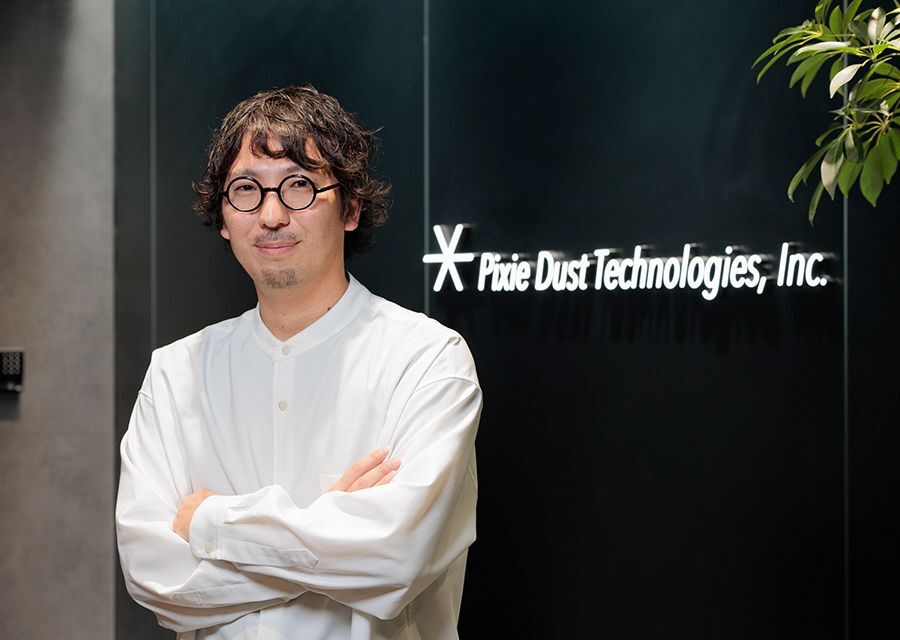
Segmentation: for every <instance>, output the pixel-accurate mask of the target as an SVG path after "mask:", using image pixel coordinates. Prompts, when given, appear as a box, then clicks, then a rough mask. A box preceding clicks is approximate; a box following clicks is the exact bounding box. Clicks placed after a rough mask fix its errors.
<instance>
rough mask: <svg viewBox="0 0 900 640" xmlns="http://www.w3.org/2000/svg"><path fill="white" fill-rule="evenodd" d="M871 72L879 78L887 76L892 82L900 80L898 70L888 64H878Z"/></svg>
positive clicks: (899, 70)
mask: <svg viewBox="0 0 900 640" xmlns="http://www.w3.org/2000/svg"><path fill="white" fill-rule="evenodd" d="M872 72H873V73H876V74H878V75H880V76H887V77H888V78H893V79H894V80H900V69H898V68H897V67H895V66H894V65H892V64H891V63H890V62H879V63H878V64H876V65H875V66H874V67H873V68H872Z"/></svg>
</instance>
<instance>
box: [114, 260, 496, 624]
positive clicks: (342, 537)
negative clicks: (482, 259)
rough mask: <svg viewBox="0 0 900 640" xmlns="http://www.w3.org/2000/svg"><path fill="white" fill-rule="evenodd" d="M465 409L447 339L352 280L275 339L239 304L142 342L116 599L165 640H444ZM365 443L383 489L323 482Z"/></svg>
mask: <svg viewBox="0 0 900 640" xmlns="http://www.w3.org/2000/svg"><path fill="white" fill-rule="evenodd" d="M480 413H481V390H480V388H479V386H478V379H477V377H476V374H475V366H474V364H473V362H472V356H471V354H470V353H469V350H468V348H467V346H466V344H465V342H464V341H463V339H462V338H461V337H460V336H459V335H458V334H457V333H455V332H453V331H451V330H449V329H447V328H445V327H443V326H441V325H440V324H438V323H437V322H435V321H434V320H430V319H428V318H426V317H425V316H423V315H422V314H418V313H413V312H411V311H408V310H406V309H403V308H401V307H398V306H397V305H395V304H393V303H391V302H388V301H386V300H384V299H382V298H379V297H377V296H374V295H372V294H371V293H369V291H368V290H366V288H365V287H363V286H362V285H361V284H359V283H358V282H357V281H356V280H355V279H353V278H352V277H351V278H350V285H349V287H348V289H347V291H346V292H345V293H344V295H343V296H342V297H341V299H340V300H339V301H338V303H337V304H336V305H335V306H334V307H333V308H332V309H331V310H330V311H329V312H328V313H326V314H325V315H324V316H323V317H322V318H320V319H319V320H318V321H316V322H315V323H314V324H312V325H311V326H309V327H308V328H307V329H304V330H303V331H301V332H300V333H298V334H297V335H295V336H293V337H292V338H290V339H289V340H287V341H286V342H281V341H279V340H278V339H277V338H275V337H274V336H273V335H272V334H271V333H270V332H269V330H268V329H267V328H266V326H265V325H264V324H263V322H262V320H261V319H260V316H259V308H258V307H257V308H256V309H252V310H250V311H247V312H246V313H244V314H243V315H241V316H239V317H237V318H233V319H230V320H226V321H224V322H220V323H218V324H215V325H212V326H209V327H206V328H205V329H203V330H202V331H200V332H198V333H195V334H193V335H191V336H188V337H186V338H183V339H181V340H178V341H177V342H174V343H172V344H170V345H168V346H166V347H163V348H161V349H157V350H156V351H154V353H153V357H152V360H151V363H150V368H149V370H148V372H147V376H146V378H145V379H144V383H143V385H142V387H141V390H140V393H139V394H138V398H137V402H136V403H135V407H134V411H133V413H132V416H131V422H130V423H129V426H128V431H127V433H126V434H125V437H124V438H123V440H122V445H121V452H122V475H121V480H120V483H119V494H118V501H117V504H116V526H117V533H118V545H119V554H120V557H121V561H122V569H123V572H124V575H125V582H126V585H127V587H128V591H129V593H130V594H131V596H132V597H133V598H134V599H135V600H136V601H137V602H139V603H140V604H142V605H143V606H145V607H147V608H149V609H151V610H152V611H153V612H154V613H155V614H156V616H157V619H158V621H159V624H160V625H162V626H164V627H166V628H168V629H172V630H174V631H177V632H178V639H179V640H187V639H191V640H200V639H201V638H205V639H214V640H226V639H227V640H237V639H241V640H248V639H251V638H252V639H254V640H276V639H277V640H287V639H289V640H294V639H296V640H326V639H327V640H338V639H340V640H363V639H376V638H377V639H385V640H387V639H391V640H397V639H405V638H409V639H413V638H415V639H417V640H419V639H424V640H443V639H445V638H451V639H452V638H457V632H456V623H457V619H458V617H459V606H460V600H461V597H462V587H463V578H464V574H465V565H466V553H467V548H468V546H469V545H470V544H471V543H472V542H473V541H474V540H475V501H476V494H477V484H478V482H477V475H476V469H475V449H474V440H475V433H476V430H477V428H478V419H479V415H480ZM378 447H390V448H391V453H390V456H391V457H397V458H400V459H401V460H402V465H401V467H400V469H399V472H398V473H397V475H396V476H395V477H394V479H393V480H392V481H391V482H390V483H389V484H386V485H381V486H377V487H372V488H369V489H363V490H360V491H355V492H351V493H347V492H342V491H330V492H329V491H328V488H329V487H330V486H331V485H332V484H333V483H334V482H335V481H336V480H337V479H338V478H339V477H340V476H341V474H343V473H344V472H345V471H346V470H347V469H348V468H349V466H350V465H351V464H352V463H353V462H354V461H356V460H358V459H359V458H361V457H362V456H363V455H365V454H366V453H368V452H370V451H371V450H373V449H376V448H378ZM201 487H207V488H209V489H210V490H212V491H215V492H216V493H218V494H221V495H217V496H212V497H210V498H207V499H206V500H205V501H204V502H203V503H202V504H201V505H200V507H199V508H198V509H197V511H196V512H195V513H194V517H193V520H192V522H191V527H190V544H188V543H187V542H185V541H184V540H183V539H182V538H181V537H179V536H178V535H177V534H176V533H175V532H174V531H173V530H172V521H173V519H174V517H175V512H176V510H177V508H178V506H179V505H180V504H181V501H182V500H183V499H184V498H185V497H186V496H188V495H189V494H191V493H193V492H194V491H195V490H197V489H199V488H201Z"/></svg>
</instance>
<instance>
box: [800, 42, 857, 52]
mask: <svg viewBox="0 0 900 640" xmlns="http://www.w3.org/2000/svg"><path fill="white" fill-rule="evenodd" d="M850 48H851V47H850V45H849V44H847V43H846V42H840V41H838V40H829V41H828V42H817V43H815V44H808V45H806V46H805V47H800V48H799V49H797V51H795V52H794V55H800V54H801V53H808V52H811V51H839V50H841V49H850Z"/></svg>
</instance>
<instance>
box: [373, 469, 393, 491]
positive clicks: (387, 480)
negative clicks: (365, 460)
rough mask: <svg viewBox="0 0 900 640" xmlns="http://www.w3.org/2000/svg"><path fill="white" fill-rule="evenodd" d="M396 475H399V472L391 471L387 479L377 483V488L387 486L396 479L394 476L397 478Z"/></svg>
mask: <svg viewBox="0 0 900 640" xmlns="http://www.w3.org/2000/svg"><path fill="white" fill-rule="evenodd" d="M395 475H397V472H396V471H391V472H390V473H389V474H387V475H386V476H385V477H383V478H382V479H381V480H379V481H378V482H376V483H375V486H376V487H377V486H378V485H380V484H387V483H388V482H390V481H391V480H393V479H394V476H395Z"/></svg>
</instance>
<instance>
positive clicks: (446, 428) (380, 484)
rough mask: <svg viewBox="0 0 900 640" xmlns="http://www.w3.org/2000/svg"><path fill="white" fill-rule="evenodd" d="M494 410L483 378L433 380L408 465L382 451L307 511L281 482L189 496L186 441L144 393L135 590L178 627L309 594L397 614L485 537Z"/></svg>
mask: <svg viewBox="0 0 900 640" xmlns="http://www.w3.org/2000/svg"><path fill="white" fill-rule="evenodd" d="M480 409H481V392H480V389H479V388H478V387H477V385H476V384H475V383H473V382H472V381H470V380H467V379H461V378H447V379H443V380H436V381H434V382H431V383H429V384H427V385H425V386H423V387H422V388H420V389H418V390H417V391H415V392H414V393H413V394H412V396H411V397H410V398H409V399H408V401H407V402H406V405H405V406H404V408H403V411H402V415H401V417H400V419H399V421H398V424H397V427H396V428H395V430H394V433H393V435H392V436H391V438H390V439H389V441H388V442H387V444H390V445H391V449H392V451H393V452H394V454H395V455H397V456H398V457H401V458H402V459H403V466H402V468H400V469H394V468H391V467H392V466H394V465H396V464H397V462H396V461H394V462H391V461H389V460H385V459H384V454H383V453H381V452H373V454H370V455H369V456H368V457H367V458H364V459H363V460H361V461H360V462H359V463H357V464H356V465H354V467H352V468H351V469H350V470H348V472H347V473H345V474H344V476H342V478H341V479H340V480H339V481H338V482H337V483H336V484H335V485H334V486H332V488H331V489H332V490H331V491H329V492H327V493H325V494H324V495H322V496H321V497H319V498H318V499H317V500H315V501H314V502H313V503H312V504H310V505H309V506H308V507H305V508H300V507H297V506H296V505H294V504H293V502H292V500H291V498H290V495H289V494H288V492H287V491H286V490H285V489H284V488H282V487H280V486H278V485H271V486H267V487H263V488H262V489H260V490H259V491H256V492H254V493H251V494H244V495H238V496H223V495H213V494H211V492H197V491H195V492H193V493H191V494H190V495H188V494H189V492H190V489H191V488H190V486H189V482H188V481H187V479H186V478H185V477H182V476H183V475H184V472H183V471H182V472H181V473H179V470H184V469H186V468H187V465H186V463H185V461H184V460H183V459H182V458H181V455H182V454H181V447H180V443H179V442H178V437H177V436H176V435H175V434H174V433H173V429H172V428H171V426H169V425H166V424H161V421H160V418H159V415H158V412H157V411H156V408H155V407H154V404H153V399H152V398H151V397H150V395H149V394H144V393H142V394H140V395H139V397H138V402H137V404H136V406H135V410H134V414H133V416H132V422H131V424H130V425H129V431H128V433H127V434H126V436H125V438H124V439H123V441H122V479H121V482H120V486H119V499H118V502H117V513H116V519H117V529H118V542H119V550H120V556H121V558H122V568H123V572H124V574H125V581H126V585H127V587H128V590H129V593H131V595H132V597H134V598H135V600H137V601H138V602H139V603H140V604H142V605H143V606H145V607H147V608H149V609H151V610H152V611H153V612H154V613H155V614H156V615H157V618H158V620H159V623H160V624H161V625H162V626H164V627H167V628H169V629H173V630H175V631H190V630H193V629H198V628H203V627H209V626H213V625H217V624H223V623H227V622H230V621H232V620H235V619H236V618H238V617H240V616H242V615H245V614H247V613H250V612H253V611H258V610H260V609H263V608H266V607H269V606H273V605H278V604H282V603H285V602H287V601H289V600H292V599H294V598H296V597H298V596H300V595H302V594H303V593H305V592H307V591H315V592H316V593H320V594H324V595H326V596H328V597H329V598H331V599H333V600H335V601H337V602H339V603H341V604H344V605H346V606H349V607H351V608H354V609H357V610H359V611H361V612H363V613H367V614H369V615H373V616H376V617H379V618H385V619H387V618H392V617H394V616H396V615H397V614H398V613H400V611H402V608H403V607H404V606H405V605H406V604H408V603H409V602H410V601H411V600H412V599H413V598H414V597H415V596H416V595H417V594H418V593H420V592H421V591H422V589H424V588H425V587H426V586H427V585H428V584H430V583H431V582H432V581H433V580H434V579H435V578H436V577H437V576H439V575H440V574H441V573H443V572H444V571H445V570H446V568H447V567H448V566H449V564H450V563H451V562H452V561H453V560H455V559H456V558H458V557H459V556H460V554H461V553H463V552H464V551H465V549H466V548H467V547H468V545H469V544H471V542H472V541H473V540H474V537H475V530H474V507H475V477H474V475H473V471H474V469H473V468H472V467H471V464H472V463H473V461H474V458H473V446H474V438H475V433H476V430H477V425H478V417H479V414H480ZM376 461H377V462H376ZM364 489H365V490H364ZM185 495H188V497H187V498H185V497H184V496H185Z"/></svg>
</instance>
